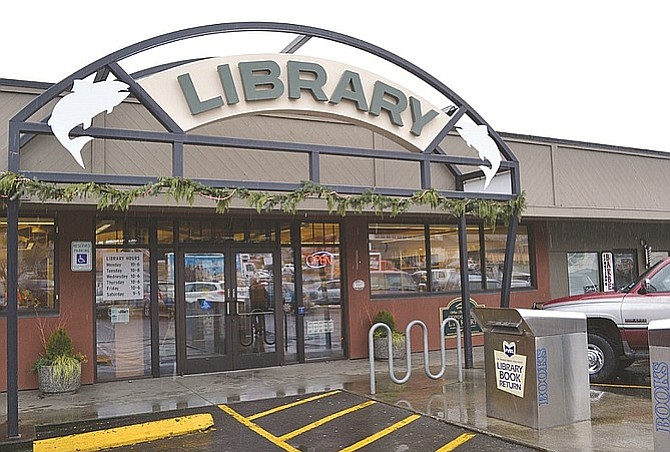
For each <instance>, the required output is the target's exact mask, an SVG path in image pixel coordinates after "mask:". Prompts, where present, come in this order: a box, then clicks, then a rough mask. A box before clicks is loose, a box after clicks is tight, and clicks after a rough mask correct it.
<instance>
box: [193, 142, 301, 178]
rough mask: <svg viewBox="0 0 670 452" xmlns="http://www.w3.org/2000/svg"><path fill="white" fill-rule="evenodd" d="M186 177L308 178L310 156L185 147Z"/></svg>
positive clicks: (209, 147)
mask: <svg viewBox="0 0 670 452" xmlns="http://www.w3.org/2000/svg"><path fill="white" fill-rule="evenodd" d="M184 176H185V177H191V178H207V179H233V180H243V181H252V180H253V181H274V182H300V181H301V180H306V179H309V159H308V157H307V155H304V154H295V153H289V152H276V151H259V150H255V149H234V148H217V147H212V146H184Z"/></svg>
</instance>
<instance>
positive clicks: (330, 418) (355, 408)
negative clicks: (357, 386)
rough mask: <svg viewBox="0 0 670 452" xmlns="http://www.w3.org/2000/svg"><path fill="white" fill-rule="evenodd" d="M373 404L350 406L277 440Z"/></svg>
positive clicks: (296, 434)
mask: <svg viewBox="0 0 670 452" xmlns="http://www.w3.org/2000/svg"><path fill="white" fill-rule="evenodd" d="M374 403H377V402H375V401H374V400H368V401H367V402H363V403H360V404H358V405H356V406H352V407H351V408H347V409H346V410H342V411H338V412H337V413H333V414H331V415H329V416H326V417H324V418H322V419H319V420H318V421H316V422H312V423H311V424H307V425H305V426H304V427H301V428H299V429H297V430H293V431H292V432H288V433H286V434H284V435H282V436H280V437H279V439H280V440H282V441H287V440H289V439H291V438H295V437H296V436H298V435H301V434H303V433H305V432H307V431H309V430H312V429H314V428H317V427H319V426H321V425H323V424H325V423H327V422H330V421H332V420H333V419H337V418H338V417H342V416H344V415H345V414H349V413H353V412H354V411H358V410H360V409H362V408H365V407H368V406H370V405H372V404H374Z"/></svg>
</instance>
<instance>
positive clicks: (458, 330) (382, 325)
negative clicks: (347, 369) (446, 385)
mask: <svg viewBox="0 0 670 452" xmlns="http://www.w3.org/2000/svg"><path fill="white" fill-rule="evenodd" d="M448 323H454V324H455V325H456V351H457V353H456V360H457V365H458V382H459V383H461V382H462V381H463V356H462V352H461V324H460V323H458V320H456V319H454V318H453V317H448V318H446V319H444V320H443V321H442V323H441V324H440V339H441V340H440V364H441V366H440V371H439V372H438V373H437V374H432V373H431V372H430V363H429V356H428V328H427V327H426V324H425V323H423V322H422V321H421V320H412V321H411V322H409V323H408V324H407V327H406V328H405V345H406V353H407V371H406V373H405V376H404V377H402V378H397V377H396V376H395V369H394V367H393V354H392V353H389V360H388V361H389V378H391V381H392V382H393V383H395V384H399V385H401V384H404V383H407V382H408V381H409V378H410V377H411V376H412V339H411V335H410V331H411V329H412V327H413V326H414V325H420V326H421V329H422V330H423V368H424V371H425V372H426V376H428V378H431V379H433V380H437V379H439V378H442V376H443V375H444V373H445V371H446V370H447V359H446V354H447V353H446V347H445V345H444V341H445V339H446V334H445V333H444V327H445V326H446V325H447V324H448ZM378 328H385V329H386V333H387V334H386V337H387V339H388V348H389V350H392V349H393V344H392V338H391V328H389V326H388V325H386V324H385V323H375V324H374V325H372V327H370V331H368V352H369V355H370V394H374V393H375V392H376V382H375V345H374V333H375V331H376V330H377V329H378Z"/></svg>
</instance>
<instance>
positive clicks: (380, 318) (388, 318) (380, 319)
mask: <svg viewBox="0 0 670 452" xmlns="http://www.w3.org/2000/svg"><path fill="white" fill-rule="evenodd" d="M376 323H383V324H385V325H386V326H388V327H389V328H390V329H391V334H392V335H393V336H395V335H396V334H399V333H398V331H397V330H396V329H395V318H394V317H393V314H391V313H390V312H389V311H385V310H384V311H379V312H378V313H377V314H376V315H375V317H374V318H373V319H372V324H373V325H374V324H376ZM374 334H375V337H386V329H385V328H378V329H376V330H375V333H374Z"/></svg>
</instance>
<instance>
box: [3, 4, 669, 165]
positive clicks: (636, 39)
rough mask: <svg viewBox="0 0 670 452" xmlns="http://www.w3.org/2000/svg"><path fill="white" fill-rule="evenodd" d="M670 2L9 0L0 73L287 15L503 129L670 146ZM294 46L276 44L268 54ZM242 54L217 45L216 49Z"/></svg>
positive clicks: (55, 65) (52, 69)
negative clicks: (360, 47) (380, 51)
mask: <svg viewBox="0 0 670 452" xmlns="http://www.w3.org/2000/svg"><path fill="white" fill-rule="evenodd" d="M669 11H670V6H666V4H664V2H663V1H639V2H631V1H627V2H624V1H618V0H610V1H601V0H589V1H585V0H581V1H577V0H563V1H537V0H535V1H514V0H507V1H500V0H467V1H466V0H461V1H452V0H441V1H422V0H413V1H411V2H402V1H396V2H379V1H374V2H372V1H364V0H363V1H362V0H358V1H351V0H336V1H316V0H310V1H303V0H273V1H268V0H255V1H246V2H235V1H234V0H226V1H218V2H215V1H212V0H206V1H201V0H189V1H186V2H179V3H177V2H149V1H146V2H141V1H137V0H135V1H128V0H115V1H114V2H91V1H90V0H88V1H80V0H61V1H59V2H54V1H43V0H37V1H33V2H30V3H29V4H26V3H23V2H5V4H3V6H2V8H0V17H1V19H2V20H0V78H9V79H20V80H31V81H40V82H58V81H60V80H62V79H63V78H65V77H67V76H68V75H70V74H72V73H74V72H75V71H76V70H78V69H80V68H82V67H84V66H86V65H87V64H89V63H91V62H93V61H95V60H97V59H99V58H101V57H103V56H105V55H107V54H109V53H112V52H114V51H116V50H118V49H121V48H123V47H126V46H128V45H131V44H134V43H136V42H139V41H142V40H144V39H148V38H151V37H154V36H157V35H160V34H163V33H168V32H172V31H177V30H182V29H186V28H190V27H195V26H200V25H209V24H215V23H226V22H238V21H263V22H286V23H292V24H299V25H308V26H313V27H318V28H324V29H327V30H332V31H335V32H338V33H343V34H346V35H349V36H352V37H354V38H357V39H361V40H364V41H367V42H369V43H371V44H374V45H376V46H379V47H382V48H384V49H386V50H388V51H390V52H392V53H395V54H396V55H398V56H400V57H402V58H404V59H406V60H408V61H410V62H411V63H413V64H415V65H417V66H418V67H420V68H422V69H423V70H425V71H426V72H428V73H429V74H431V75H433V76H434V77H436V78H438V79H439V80H440V81H441V82H442V83H444V84H445V85H446V86H448V87H449V88H450V89H451V90H453V91H454V92H455V93H456V94H458V95H459V96H460V97H461V98H462V99H464V100H465V101H466V102H467V103H468V104H469V105H470V106H471V107H472V108H474V110H476V111H477V112H478V113H479V114H480V115H481V116H482V117H483V118H484V119H485V120H486V121H487V122H488V123H489V125H490V126H491V127H493V128H494V129H495V130H497V131H498V132H510V133H518V134H524V135H533V136H543V137H552V138H560V139H567V140H577V141H586V142H593V143H602V144H608V145H616V146H626V147H633V148H642V149H651V150H657V151H666V152H670V134H668V133H667V130H668V126H667V119H666V115H667V112H666V110H665V109H666V108H667V106H668V105H670V85H669V83H670V62H669V60H670V57H669V54H670V52H669V51H668V50H669V49H668V48H669V47H670V24H669V21H668V17H670V15H669V14H668V12H669ZM289 42H290V39H286V40H277V42H273V41H269V42H268V40H267V39H265V40H263V45H264V51H266V52H271V53H274V52H279V51H280V50H281V49H282V48H283V47H284V46H285V45H286V44H288V43H289ZM230 50H231V47H227V46H221V45H219V46H218V47H217V45H216V44H213V47H212V49H211V52H210V53H211V54H212V56H225V55H229V54H232V53H231V51H230ZM200 51H202V49H200ZM208 52H209V51H208ZM234 53H239V52H234ZM215 54H216V55H215ZM175 55H177V54H175ZM317 56H323V57H325V58H329V59H338V58H335V57H333V55H332V54H326V55H317ZM180 59H181V58H180ZM373 72H374V68H373ZM387 78H388V77H387ZM401 85H402V84H401ZM402 86H404V85H402Z"/></svg>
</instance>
